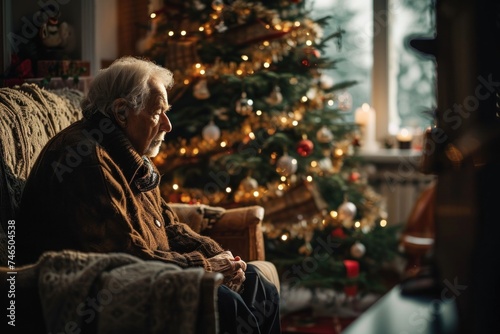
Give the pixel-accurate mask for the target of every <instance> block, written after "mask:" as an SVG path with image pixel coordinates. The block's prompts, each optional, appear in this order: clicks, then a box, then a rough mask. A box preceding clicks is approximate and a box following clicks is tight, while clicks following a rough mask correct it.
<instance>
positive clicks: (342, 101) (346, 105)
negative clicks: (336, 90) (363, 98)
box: [337, 91, 352, 111]
mask: <svg viewBox="0 0 500 334" xmlns="http://www.w3.org/2000/svg"><path fill="white" fill-rule="evenodd" d="M337 101H338V108H339V109H340V110H341V111H349V110H351V109H352V95H351V93H349V92H348V91H343V92H342V93H340V94H339V95H338V96H337Z"/></svg>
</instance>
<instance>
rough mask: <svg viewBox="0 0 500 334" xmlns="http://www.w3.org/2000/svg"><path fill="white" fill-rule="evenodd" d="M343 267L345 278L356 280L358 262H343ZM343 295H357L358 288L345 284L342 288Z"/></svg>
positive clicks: (355, 285)
mask: <svg viewBox="0 0 500 334" xmlns="http://www.w3.org/2000/svg"><path fill="white" fill-rule="evenodd" d="M344 266H345V271H346V277H347V278H351V279H354V278H357V277H358V276H359V262H358V261H355V260H344ZM344 293H345V294H346V295H347V296H356V294H357V293H358V286H357V284H355V283H351V284H346V285H345V286H344Z"/></svg>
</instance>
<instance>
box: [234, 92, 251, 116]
mask: <svg viewBox="0 0 500 334" xmlns="http://www.w3.org/2000/svg"><path fill="white" fill-rule="evenodd" d="M235 109H236V112H237V113H238V114H240V115H243V116H248V115H250V113H251V112H252V110H253V100H251V99H249V98H247V93H246V92H243V93H241V98H240V99H239V100H238V101H237V102H236V108H235Z"/></svg>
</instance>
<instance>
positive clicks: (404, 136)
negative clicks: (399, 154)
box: [396, 128, 413, 149]
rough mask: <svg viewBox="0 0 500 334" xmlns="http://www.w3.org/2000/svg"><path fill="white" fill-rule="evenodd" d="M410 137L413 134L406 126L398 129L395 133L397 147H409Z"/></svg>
mask: <svg viewBox="0 0 500 334" xmlns="http://www.w3.org/2000/svg"><path fill="white" fill-rule="evenodd" d="M412 139H413V135H412V134H411V132H410V131H409V130H408V129H406V128H402V129H401V130H399V132H398V134H397V135H396V140H397V141H398V143H399V148H401V149H409V148H410V146H411V141H412Z"/></svg>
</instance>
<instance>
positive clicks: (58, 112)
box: [0, 84, 83, 265]
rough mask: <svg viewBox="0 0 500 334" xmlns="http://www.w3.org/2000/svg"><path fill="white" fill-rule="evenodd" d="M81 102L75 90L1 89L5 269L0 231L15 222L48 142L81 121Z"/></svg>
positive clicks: (0, 208) (0, 207)
mask: <svg viewBox="0 0 500 334" xmlns="http://www.w3.org/2000/svg"><path fill="white" fill-rule="evenodd" d="M82 98H83V93H81V92H80V91H77V90H70V89H59V90H52V91H47V90H45V89H42V88H40V87H38V86H36V85H35V84H23V85H22V86H17V87H15V88H0V223H1V224H2V225H3V229H2V228H0V245H1V246H2V247H1V250H0V260H1V263H2V264H4V265H5V259H6V257H5V255H6V254H4V253H5V250H6V247H3V246H4V245H5V234H4V232H3V231H2V230H5V229H6V224H7V221H8V220H12V219H15V216H16V212H17V210H18V208H19V202H20V200H21V194H22V191H23V189H24V184H25V182H26V178H27V177H28V175H29V172H30V170H31V167H32V166H33V164H34V162H35V160H36V158H37V157H38V155H39V153H40V151H41V150H42V148H43V147H44V145H45V144H46V143H47V141H48V140H49V139H50V138H52V137H53V136H54V135H55V134H56V133H57V132H59V131H61V130H62V129H64V128H65V127H67V126H68V125H70V124H71V123H73V122H75V121H76V120H78V119H80V118H81V117H82V113H81V109H80V101H81V100H82Z"/></svg>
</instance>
